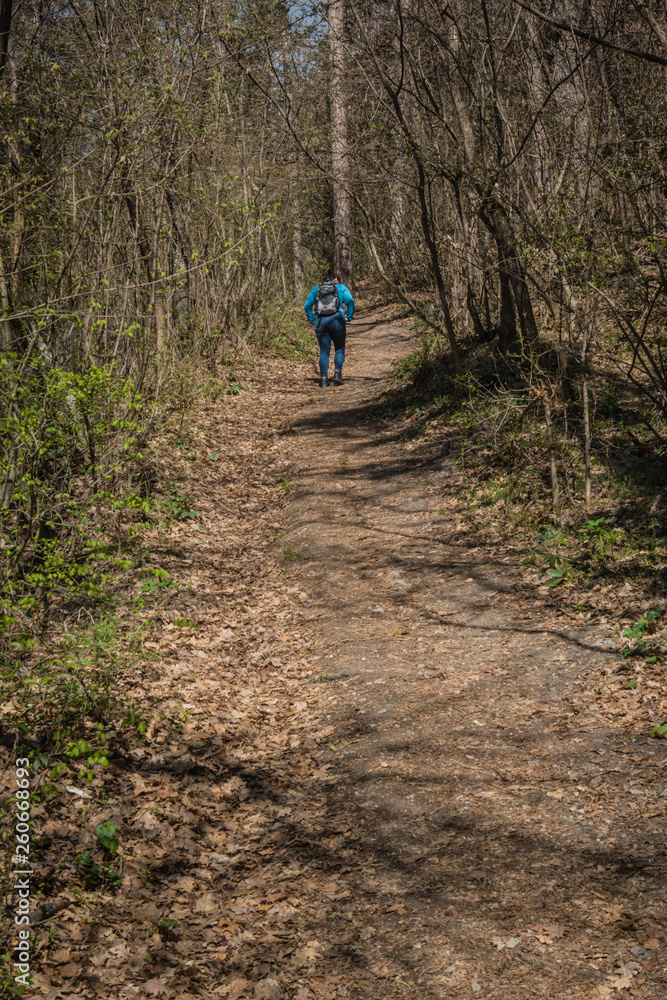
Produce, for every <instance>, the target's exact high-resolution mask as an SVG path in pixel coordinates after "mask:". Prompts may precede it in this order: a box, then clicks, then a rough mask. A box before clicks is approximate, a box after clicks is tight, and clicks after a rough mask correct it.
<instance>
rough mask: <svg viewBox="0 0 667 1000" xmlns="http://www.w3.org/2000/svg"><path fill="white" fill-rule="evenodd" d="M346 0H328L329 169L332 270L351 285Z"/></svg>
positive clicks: (345, 282)
mask: <svg viewBox="0 0 667 1000" xmlns="http://www.w3.org/2000/svg"><path fill="white" fill-rule="evenodd" d="M344 30H345V0H329V59H330V67H329V84H330V89H331V131H332V139H331V172H332V174H333V210H334V259H333V265H334V271H335V272H336V274H337V276H338V278H339V279H340V280H341V281H342V282H343V283H344V284H345V285H348V286H351V285H352V281H353V278H352V212H351V209H350V196H349V194H348V182H349V166H350V164H349V153H348V143H347V107H346V104H345V49H344V45H343V38H344Z"/></svg>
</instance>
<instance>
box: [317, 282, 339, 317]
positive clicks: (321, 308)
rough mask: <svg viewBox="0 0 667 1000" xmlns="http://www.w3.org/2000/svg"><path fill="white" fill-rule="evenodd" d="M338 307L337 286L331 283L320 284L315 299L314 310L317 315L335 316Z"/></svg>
mask: <svg viewBox="0 0 667 1000" xmlns="http://www.w3.org/2000/svg"><path fill="white" fill-rule="evenodd" d="M339 307H340V302H339V300H338V288H337V287H336V285H333V284H331V285H330V284H328V283H326V284H324V285H320V287H319V288H318V290H317V298H316V299H315V312H316V313H317V315H318V316H335V315H336V313H337V312H338V309H339Z"/></svg>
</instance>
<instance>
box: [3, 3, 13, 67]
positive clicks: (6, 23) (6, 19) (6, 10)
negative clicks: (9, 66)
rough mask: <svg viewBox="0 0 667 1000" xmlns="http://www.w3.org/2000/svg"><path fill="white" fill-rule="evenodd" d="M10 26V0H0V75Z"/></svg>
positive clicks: (5, 55)
mask: <svg viewBox="0 0 667 1000" xmlns="http://www.w3.org/2000/svg"><path fill="white" fill-rule="evenodd" d="M11 27H12V0H0V76H2V73H3V71H4V68H5V64H6V62H7V55H8V53H9V32H10V30H11Z"/></svg>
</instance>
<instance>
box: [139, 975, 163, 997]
mask: <svg viewBox="0 0 667 1000" xmlns="http://www.w3.org/2000/svg"><path fill="white" fill-rule="evenodd" d="M166 992H167V983H166V981H165V980H164V979H149V980H148V982H147V983H144V993H145V994H146V995H147V996H149V997H161V996H162V994H163V993H166Z"/></svg>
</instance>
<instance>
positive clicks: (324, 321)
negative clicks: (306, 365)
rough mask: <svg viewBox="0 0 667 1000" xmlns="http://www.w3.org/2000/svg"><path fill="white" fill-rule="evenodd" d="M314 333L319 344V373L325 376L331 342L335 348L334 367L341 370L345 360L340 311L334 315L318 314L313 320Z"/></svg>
mask: <svg viewBox="0 0 667 1000" xmlns="http://www.w3.org/2000/svg"><path fill="white" fill-rule="evenodd" d="M315 334H316V336H317V343H318V344H319V345H320V375H321V377H322V378H325V377H326V375H327V372H328V371H329V355H330V354H331V342H332V341H333V345H334V347H335V349H336V353H335V354H334V368H335V369H336V371H337V372H338V371H341V370H342V368H343V362H344V361H345V317H344V316H343V314H342V312H337V313H336V314H335V316H318V317H317V319H316V320H315Z"/></svg>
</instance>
